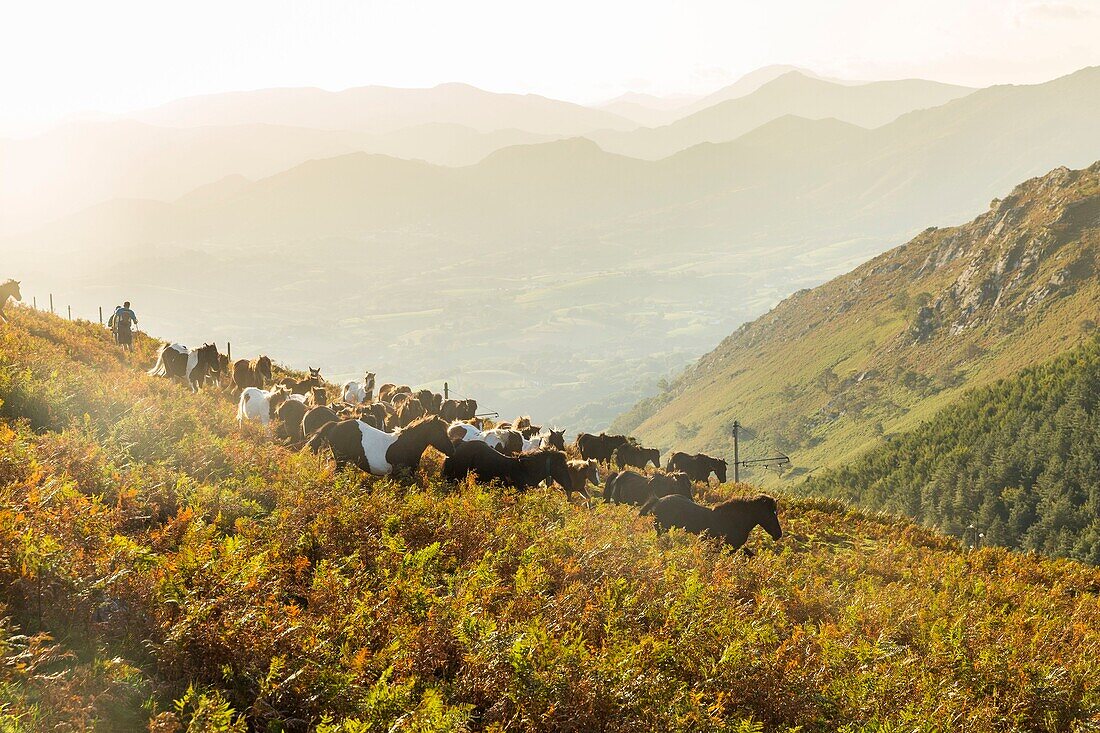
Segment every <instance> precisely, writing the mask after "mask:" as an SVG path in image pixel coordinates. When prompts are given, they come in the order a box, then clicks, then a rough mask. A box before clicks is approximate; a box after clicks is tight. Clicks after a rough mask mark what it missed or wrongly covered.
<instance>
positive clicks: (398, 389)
mask: <svg viewBox="0 0 1100 733" xmlns="http://www.w3.org/2000/svg"><path fill="white" fill-rule="evenodd" d="M399 394H412V387H409V386H408V385H405V384H402V385H400V386H399V385H396V384H383V385H382V386H381V387H379V388H378V401H379V402H389V403H391V404H392V403H393V398H394V396H396V395H399Z"/></svg>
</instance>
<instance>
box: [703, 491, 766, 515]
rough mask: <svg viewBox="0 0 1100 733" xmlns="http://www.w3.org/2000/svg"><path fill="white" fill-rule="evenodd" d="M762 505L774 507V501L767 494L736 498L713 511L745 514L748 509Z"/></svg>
mask: <svg viewBox="0 0 1100 733" xmlns="http://www.w3.org/2000/svg"><path fill="white" fill-rule="evenodd" d="M763 503H767V504H768V505H769V506H775V499H774V498H773V497H771V496H768V495H767V494H760V495H758V496H752V497H747V496H744V497H736V498H733V499H730V500H728V501H724V502H722V503H721V504H719V505H718V506H716V507H714V511H716V512H731V513H737V512H745V511H749V510H750V509H755V508H756V507H758V506H760V505H761V504H763Z"/></svg>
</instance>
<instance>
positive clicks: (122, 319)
mask: <svg viewBox="0 0 1100 733" xmlns="http://www.w3.org/2000/svg"><path fill="white" fill-rule="evenodd" d="M137 322H138V319H137V314H136V313H134V311H132V310H131V309H130V301H128V300H127V301H126V302H125V303H123V304H122V305H121V306H119V307H118V308H115V312H114V315H112V316H111V319H110V321H109V322H108V323H109V324H110V326H111V330H112V331H114V333H115V343H117V344H118V345H119V346H121V347H122V348H124V349H126V350H127V351H133V350H134V331H133V329H134V326H136V325H137Z"/></svg>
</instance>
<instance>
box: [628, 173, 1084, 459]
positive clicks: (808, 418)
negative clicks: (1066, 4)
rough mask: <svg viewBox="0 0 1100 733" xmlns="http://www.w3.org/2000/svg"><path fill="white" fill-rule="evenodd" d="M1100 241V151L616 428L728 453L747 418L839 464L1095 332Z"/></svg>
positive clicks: (723, 352)
mask: <svg viewBox="0 0 1100 733" xmlns="http://www.w3.org/2000/svg"><path fill="white" fill-rule="evenodd" d="M1098 253H1100V162H1098V163H1095V164H1093V165H1092V166H1090V167H1089V168H1087V169H1083V170H1069V169H1066V168H1058V169H1056V170H1053V171H1051V172H1050V173H1048V174H1047V175H1045V176H1042V177H1039V178H1034V179H1031V180H1029V181H1026V182H1024V183H1022V184H1020V185H1019V186H1017V187H1016V188H1015V189H1014V190H1013V191H1012V193H1011V194H1009V195H1008V196H1005V197H1004V198H1002V199H995V200H994V201H993V202H992V203H991V206H990V209H989V211H987V212H986V213H984V214H982V215H980V216H978V217H977V218H976V219H974V220H973V221H971V222H970V223H968V224H964V225H962V226H958V227H952V228H944V229H936V228H930V229H927V230H925V231H923V232H922V233H920V234H919V235H917V236H916V237H915V238H914V239H913V240H911V241H910V242H908V243H907V244H904V245H902V246H900V247H897V248H895V249H893V250H891V251H889V252H886V253H884V254H882V255H880V256H879V257H876V258H875V259H873V260H871V261H869V262H867V263H865V264H864V265H861V266H860V267H858V268H856V269H855V270H854V271H852V272H851V273H848V274H847V275H843V276H841V277H839V278H836V279H835V280H832V281H830V282H828V283H826V284H824V285H822V286H820V287H818V288H814V289H812V290H803V291H799V292H798V293H795V294H794V295H792V296H791V297H790V298H788V299H787V300H785V301H783V302H782V303H780V304H779V305H778V306H776V307H775V308H774V309H773V310H772V311H771V312H769V313H767V314H765V315H764V316H762V317H760V318H759V319H757V320H756V321H753V322H752V323H748V324H745V325H744V326H742V327H741V328H739V329H738V330H737V331H736V332H734V333H733V334H731V335H730V336H729V337H727V338H726V339H725V340H723V341H722V343H721V344H719V346H718V347H717V348H716V349H715V350H714V351H712V352H711V353H709V354H707V355H706V356H704V357H702V358H701V359H700V360H699V361H698V362H697V364H696V365H694V366H693V367H691V368H690V369H688V370H687V371H686V372H685V373H684V374H683V375H682V376H681V377H680V378H679V379H678V380H676V381H675V382H674V383H673V384H672V385H670V388H669V389H668V390H667V391H666V392H665V393H664V394H663V395H661V396H660V397H658V398H654V399H653V400H651V401H649V402H647V403H642V404H640V405H639V406H638V407H637V408H635V410H634V411H633V412H632V413H628V414H627V415H625V416H623V418H621V419H620V421H619V422H618V423H616V425H615V428H616V429H617V430H620V431H629V432H632V433H634V434H635V435H637V436H638V437H639V438H640V439H642V440H643V441H644V442H646V443H647V444H653V445H656V446H658V447H661V448H663V449H670V448H675V449H676V450H709V451H714V452H716V453H718V454H726V453H728V452H729V446H728V445H727V443H728V440H727V439H726V436H725V425H727V424H729V423H730V422H732V420H734V419H737V420H740V421H741V422H742V424H746V425H750V426H752V427H754V428H756V429H757V431H758V435H759V436H760V438H761V440H764V441H767V443H765V444H762V445H761V446H759V448H760V450H762V451H763V450H766V449H768V448H771V447H773V446H777V445H778V446H781V447H783V448H784V449H785V450H788V451H793V452H795V453H796V454H797V452H798V451H800V450H801V451H804V453H803V454H802V456H801V458H800V459H799V460H801V461H802V463H803V464H804V465H810V466H813V465H830V464H831V463H833V462H835V461H836V460H838V459H839V457H841V456H844V455H851V454H852V452H853V451H858V450H859V449H861V448H863V447H867V446H868V445H869V444H871V443H873V442H874V441H877V440H878V439H879V435H880V434H881V433H882V432H883V431H885V432H890V431H891V430H896V429H904V428H905V427H906V426H907V425H908V423H907V419H912V420H915V419H917V417H919V416H920V415H921V414H924V413H922V412H921V405H922V402H923V401H924V400H926V399H928V398H930V397H933V396H936V395H939V397H938V398H937V403H936V404H945V399H947V398H949V397H950V396H951V394H953V392H951V391H952V390H956V391H957V390H961V389H962V388H964V387H967V386H972V385H978V384H983V383H986V382H988V381H990V380H992V379H996V378H998V377H1000V376H1005V375H1006V374H1010V373H1012V372H1014V371H1016V370H1018V369H1020V368H1022V367H1025V366H1029V365H1031V364H1034V363H1037V362H1040V361H1045V360H1046V359H1048V358H1051V357H1053V356H1054V355H1056V354H1057V353H1059V352H1061V351H1063V350H1065V349H1068V348H1070V347H1072V346H1074V345H1075V344H1076V343H1078V342H1079V341H1080V340H1082V339H1083V338H1085V337H1086V335H1087V331H1088V324H1091V323H1095V322H1096V321H1098V320H1100V279H1098V275H1097V273H1098V269H1100V268H1098V257H1100V255H1098ZM822 385H826V386H827V389H826V388H825V387H823V386H822ZM944 393H947V394H944ZM911 413H912V415H913V417H912V418H907V416H908V415H910V414H911ZM685 435H690V436H691V437H690V438H688V439H686V440H684V439H682V436H685ZM678 436H681V438H678ZM747 447H748V448H749V450H751V449H752V446H751V445H750V446H747ZM745 448H746V446H743V447H742V450H743V451H744V449H745Z"/></svg>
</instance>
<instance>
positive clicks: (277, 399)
mask: <svg viewBox="0 0 1100 733" xmlns="http://www.w3.org/2000/svg"><path fill="white" fill-rule="evenodd" d="M286 397H287V395H286V392H285V391H283V390H281V389H277V390H273V391H270V392H269V391H265V390H262V389H260V388H258V387H245V388H244V389H243V390H241V398H240V401H239V402H238V403H237V424H238V425H240V426H241V427H242V428H243V427H244V422H245V420H258V421H259V423H260V425H263V426H264V429H265V430H268V431H269V432H270V425H271V418H272V416H273V415H274V414H275V412H276V410H278V408H279V407H280V406H281V405H282V404H283V403H284V402H285V401H286Z"/></svg>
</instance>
